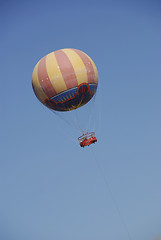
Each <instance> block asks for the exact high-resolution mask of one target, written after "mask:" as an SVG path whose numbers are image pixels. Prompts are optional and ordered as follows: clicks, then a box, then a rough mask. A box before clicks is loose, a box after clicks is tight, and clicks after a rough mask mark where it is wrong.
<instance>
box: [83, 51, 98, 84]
mask: <svg viewBox="0 0 161 240" xmlns="http://www.w3.org/2000/svg"><path fill="white" fill-rule="evenodd" d="M84 54H85V55H86V56H87V57H88V58H89V60H90V62H91V63H92V66H93V69H94V75H95V79H94V82H95V83H96V84H98V71H97V68H96V65H95V63H94V62H93V60H92V59H91V58H90V57H89V56H88V55H87V54H86V53H84Z"/></svg>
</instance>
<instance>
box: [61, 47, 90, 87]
mask: <svg viewBox="0 0 161 240" xmlns="http://www.w3.org/2000/svg"><path fill="white" fill-rule="evenodd" d="M62 51H63V52H65V54H66V55H67V56H68V58H69V60H70V62H71V64H72V66H73V68H74V71H75V74H76V77H77V81H78V85H79V84H81V83H88V76H87V71H86V67H85V65H84V63H83V61H82V59H81V58H80V57H79V55H78V54H77V53H76V52H74V51H73V50H72V49H62Z"/></svg>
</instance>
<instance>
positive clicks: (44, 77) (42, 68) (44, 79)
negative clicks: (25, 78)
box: [38, 56, 56, 98]
mask: <svg viewBox="0 0 161 240" xmlns="http://www.w3.org/2000/svg"><path fill="white" fill-rule="evenodd" d="M38 79H39V82H40V86H41V87H42V89H43V91H44V93H45V94H46V95H47V96H48V97H49V98H51V97H53V96H55V95H56V91H55V89H54V87H53V85H52V84H51V82H50V79H49V76H48V73H47V70H46V56H45V57H43V58H42V59H41V60H40V62H39V65H38Z"/></svg>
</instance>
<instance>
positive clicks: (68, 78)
mask: <svg viewBox="0 0 161 240" xmlns="http://www.w3.org/2000/svg"><path fill="white" fill-rule="evenodd" d="M55 57H56V60H57V62H58V65H59V68H60V71H61V73H62V76H63V79H64V81H65V84H66V86H67V88H73V87H76V86H78V81H77V77H76V74H75V71H74V68H73V66H72V64H71V62H70V59H69V58H68V56H67V55H66V54H65V53H64V52H63V51H62V50H58V51H55Z"/></svg>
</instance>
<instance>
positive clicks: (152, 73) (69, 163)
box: [0, 0, 161, 240]
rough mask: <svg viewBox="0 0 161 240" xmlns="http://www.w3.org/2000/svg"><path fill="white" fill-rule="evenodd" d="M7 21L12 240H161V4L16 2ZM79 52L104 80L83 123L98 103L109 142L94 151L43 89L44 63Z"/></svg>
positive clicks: (5, 174)
mask: <svg viewBox="0 0 161 240" xmlns="http://www.w3.org/2000/svg"><path fill="white" fill-rule="evenodd" d="M0 18H1V29H2V30H1V33H2V34H1V42H2V43H1V67H2V68H1V105H0V108H1V113H2V114H1V118H0V123H1V124H0V125H1V151H0V193H1V197H0V239H2V240H19V239H21V240H28V239H30V240H33V239H34V240H35V239H39V240H44V239H46V240H53V239H57V240H63V239H66V240H75V239H77V240H98V239H99V240H105V239H106V240H107V239H109V240H118V239H119V240H129V239H130V240H136V239H137V240H138V239H139V240H147V239H148V240H155V239H156V237H157V236H160V235H161V204H160V203H161V174H160V172H161V147H160V146H161V125H160V123H161V111H160V107H161V94H160V93H161V67H160V66H161V3H160V1H156V0H151V1H123V0H120V1H108V0H107V1H101V0H100V1H81V2H77V1H59V2H56V1H48V0H47V1H35V0H33V1H4V2H3V3H1V14H0ZM70 47H71V48H76V49H80V50H82V51H84V52H86V53H87V54H88V55H89V56H90V57H91V58H92V59H93V61H94V62H95V64H96V66H97V68H98V73H99V83H100V84H99V89H98V93H97V96H96V99H95V103H93V106H92V107H91V105H90V104H89V105H88V106H85V107H84V108H82V109H80V111H79V113H78V114H79V116H77V117H78V119H79V121H80V123H82V122H83V121H84V119H86V118H87V119H88V118H89V116H88V112H89V111H88V108H90V109H91V108H93V115H92V124H91V130H95V129H96V134H97V137H98V143H97V144H95V145H94V146H90V147H89V148H86V149H82V148H80V147H79V144H78V142H77V137H79V135H80V134H81V133H79V132H77V131H76V130H75V129H74V128H71V127H70V126H69V125H67V124H66V123H65V122H64V121H62V120H61V118H59V117H58V116H56V115H54V114H52V113H51V111H49V110H48V109H47V108H45V107H44V106H42V105H41V104H40V103H39V102H38V100H37V99H36V97H35V96H34V93H33V91H32V87H31V77H32V71H33V69H34V66H35V64H36V63H37V61H38V60H39V59H40V58H42V57H43V56H44V55H46V54H48V53H50V52H52V51H55V50H58V49H61V48H70ZM72 114H74V115H70V116H68V115H69V114H67V115H63V117H64V116H65V118H67V119H68V121H71V120H72V119H73V116H75V114H76V113H72ZM68 117H69V118H68ZM94 125H96V126H95V129H93V126H94ZM120 215H121V216H120ZM128 232H129V233H130V236H131V237H129V236H128Z"/></svg>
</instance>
